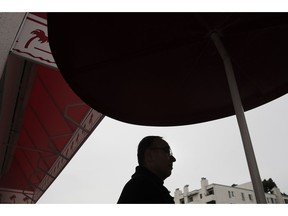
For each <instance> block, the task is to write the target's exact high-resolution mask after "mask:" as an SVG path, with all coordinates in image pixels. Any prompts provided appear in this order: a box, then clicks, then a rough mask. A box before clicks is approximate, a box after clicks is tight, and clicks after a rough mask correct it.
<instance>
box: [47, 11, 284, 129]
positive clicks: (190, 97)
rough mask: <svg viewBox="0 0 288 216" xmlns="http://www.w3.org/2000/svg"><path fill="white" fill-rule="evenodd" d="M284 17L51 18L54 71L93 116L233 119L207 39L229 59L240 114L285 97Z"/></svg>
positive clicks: (148, 120)
mask: <svg viewBox="0 0 288 216" xmlns="http://www.w3.org/2000/svg"><path fill="white" fill-rule="evenodd" d="M287 18H288V16H287V14H273V13H269V14H266V13H265V14H262V13H257V14H254V13H235V14H234V13H172V14H171V13H160V14H159V13H92V14H90V13H84V14H82V13H76V14H74V13H64V14H62V13H55V14H49V15H48V33H49V43H50V47H51V50H52V53H53V56H54V58H55V60H56V63H57V66H58V68H59V69H60V71H61V72H62V74H63V76H64V78H65V79H66V81H67V82H68V83H69V85H70V86H71V87H72V89H73V90H74V91H75V93H77V94H78V96H80V97H81V98H82V100H84V101H85V102H86V103H87V104H89V105H90V106H91V107H93V108H94V109H96V110H98V111H100V112H101V113H104V114H105V115H106V116H109V117H111V118H114V119H117V120H120V121H123V122H127V123H132V124H138V125H147V126H176V125H187V124H194V123H200V122H205V121H210V120H215V119H219V118H223V117H227V116H231V115H234V114H235V111H234V109H233V104H232V100H231V96H230V93H229V87H228V84H227V80H226V75H225V70H224V67H223V62H222V60H221V57H220V55H219V54H218V51H217V49H216V47H215V45H214V43H213V41H212V40H211V38H210V35H211V34H212V33H213V32H215V31H217V32H218V33H219V35H220V37H221V39H222V41H223V43H224V45H225V47H226V49H227V50H228V52H229V55H230V58H231V61H232V63H233V67H234V72H235V77H236V80H237V83H238V86H239V92H240V95H241V99H242V103H243V108H244V110H245V111H247V110H250V109H253V108H255V107H258V106H260V105H262V104H265V103H267V102H269V101H271V100H274V99H276V98H278V97H280V96H282V95H284V94H286V93H287V91H288V73H287V71H288V64H287V50H288V43H287V42H286V41H287V38H288V26H287V20H288V19H287Z"/></svg>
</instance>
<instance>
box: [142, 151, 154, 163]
mask: <svg viewBox="0 0 288 216" xmlns="http://www.w3.org/2000/svg"><path fill="white" fill-rule="evenodd" d="M144 160H145V162H146V164H151V162H153V160H154V157H153V154H152V151H151V150H149V149H148V150H147V151H146V152H145V153H144Z"/></svg>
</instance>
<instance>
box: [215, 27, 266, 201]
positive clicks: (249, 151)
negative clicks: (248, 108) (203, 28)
mask: <svg viewBox="0 0 288 216" xmlns="http://www.w3.org/2000/svg"><path fill="white" fill-rule="evenodd" d="M211 39H212V41H213V42H214V44H215V46H216V48H217V50H218V52H219V54H220V56H221V58H222V60H223V63H224V67H225V72H226V76H227V79H228V84H229V88H230V93H231V96H232V101H233V105H234V109H235V113H236V117H237V122H238V125H239V129H240V133H241V137H242V142H243V145H244V150H245V154H246V159H247V163H248V167H249V171H250V176H251V180H252V184H253V189H254V193H255V196H256V201H257V203H266V198H265V193H264V189H263V185H262V181H261V178H260V173H259V170H258V166H257V162H256V158H255V154H254V150H253V146H252V142H251V139H250V134H249V130H248V126H247V123H246V119H245V115H244V110H243V106H242V102H241V97H240V94H239V90H238V86H237V82H236V79H235V75H234V71H233V66H232V63H231V59H230V56H229V54H228V52H227V50H226V49H225V47H224V45H223V43H222V41H221V39H220V37H219V34H218V33H217V32H214V33H212V34H211Z"/></svg>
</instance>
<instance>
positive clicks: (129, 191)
mask: <svg viewBox="0 0 288 216" xmlns="http://www.w3.org/2000/svg"><path fill="white" fill-rule="evenodd" d="M163 184H164V181H163V180H162V179H160V178H159V177H158V176H156V175H155V174H153V173H152V172H150V171H149V170H147V169H146V168H145V167H142V166H137V167H136V172H135V173H134V174H133V175H132V178H131V179H130V180H129V181H128V182H127V183H126V185H125V186H124V188H123V190H122V193H121V195H120V198H119V200H118V202H117V203H146V204H153V203H155V204H156V203H158V204H161V203H170V204H174V199H173V197H172V196H170V193H169V191H168V190H167V188H166V187H164V185H163Z"/></svg>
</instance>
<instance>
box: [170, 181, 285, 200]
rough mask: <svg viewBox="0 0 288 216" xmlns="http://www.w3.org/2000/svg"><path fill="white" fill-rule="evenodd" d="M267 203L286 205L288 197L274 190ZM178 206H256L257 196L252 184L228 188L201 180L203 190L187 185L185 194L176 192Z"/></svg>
mask: <svg viewBox="0 0 288 216" xmlns="http://www.w3.org/2000/svg"><path fill="white" fill-rule="evenodd" d="M265 196H266V199H267V203H269V204H272V203H286V204H288V196H283V195H282V194H281V192H280V190H279V188H276V187H275V188H273V189H272V193H265ZM174 200H175V203H176V204H201V203H207V204H229V203H231V204H255V203H256V199H255V194H254V191H253V186H252V183H251V182H248V183H245V184H241V185H237V186H233V187H232V186H226V185H220V184H214V183H213V184H208V180H207V179H206V178H202V179H201V188H200V189H198V190H192V191H189V185H185V186H184V189H183V192H182V191H181V190H179V188H177V189H176V190H175V192H174Z"/></svg>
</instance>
